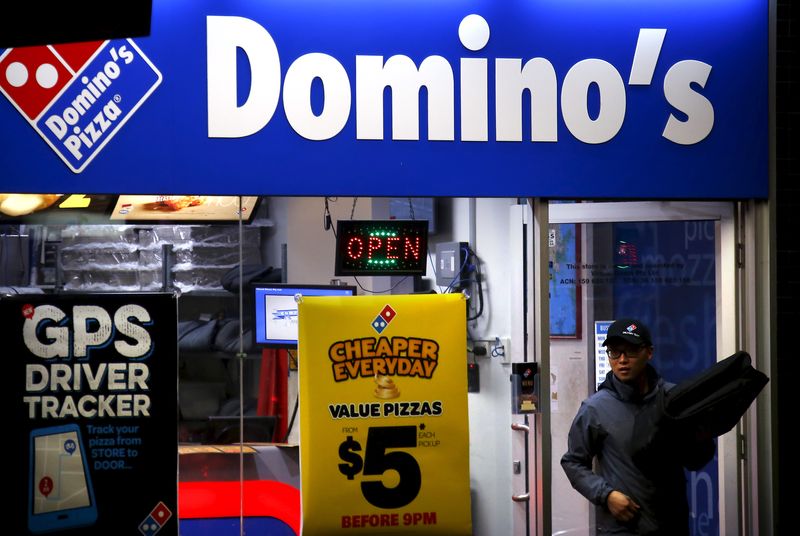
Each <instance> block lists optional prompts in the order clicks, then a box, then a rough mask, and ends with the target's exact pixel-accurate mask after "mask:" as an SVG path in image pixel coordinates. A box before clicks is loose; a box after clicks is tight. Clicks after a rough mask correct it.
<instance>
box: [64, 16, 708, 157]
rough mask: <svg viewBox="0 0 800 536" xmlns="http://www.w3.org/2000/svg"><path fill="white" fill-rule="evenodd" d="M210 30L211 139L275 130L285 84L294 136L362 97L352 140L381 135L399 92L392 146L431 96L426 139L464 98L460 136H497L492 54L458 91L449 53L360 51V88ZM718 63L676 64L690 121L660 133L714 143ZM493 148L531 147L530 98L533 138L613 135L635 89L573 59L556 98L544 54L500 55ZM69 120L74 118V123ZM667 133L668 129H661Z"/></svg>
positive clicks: (231, 22)
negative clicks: (711, 81) (317, 85)
mask: <svg viewBox="0 0 800 536" xmlns="http://www.w3.org/2000/svg"><path fill="white" fill-rule="evenodd" d="M206 24H207V36H208V38H207V39H208V40H207V69H208V136H209V137H210V138H240V137H246V136H250V135H252V134H255V133H257V132H258V131H260V130H261V129H263V128H264V127H266V126H267V125H268V124H269V122H270V120H271V119H272V116H273V115H274V113H275V110H276V109H277V106H278V103H279V100H280V96H281V84H282V86H283V91H282V94H283V110H284V112H285V114H286V118H287V120H288V122H289V124H290V126H291V127H292V129H293V130H294V131H295V132H296V133H297V134H298V135H300V136H302V137H303V138H306V139H309V140H327V139H331V138H333V137H335V136H337V135H339V134H340V133H341V132H342V130H343V129H344V127H345V125H346V123H347V120H348V118H349V116H350V111H351V107H352V104H353V100H354V99H355V108H356V109H355V137H356V139H358V140H382V139H384V110H383V94H384V91H385V89H386V88H387V87H389V88H391V102H392V110H391V117H392V134H391V139H393V140H419V139H420V133H419V126H420V123H419V92H420V89H421V88H422V87H423V86H424V87H425V89H426V91H427V113H428V121H427V124H428V132H427V139H428V140H441V141H453V140H454V139H455V104H454V102H455V95H456V93H455V92H456V91H458V92H459V93H458V95H459V98H460V102H461V106H460V110H459V113H460V116H459V119H460V125H461V132H460V141H473V142H486V141H489V114H488V111H489V106H490V105H491V104H492V103H490V102H489V97H488V95H489V91H488V87H489V83H490V81H489V74H488V72H489V71H488V66H489V61H490V59H489V58H481V57H467V58H459V62H458V65H459V69H460V72H459V77H458V80H459V84H458V87H456V75H455V74H454V71H453V66H452V65H451V63H450V62H449V61H448V60H447V59H446V58H444V57H442V56H438V55H431V56H428V57H426V58H424V59H423V60H422V61H421V62H420V64H419V66H417V65H416V64H415V63H414V61H413V60H412V59H411V58H410V57H408V56H405V55H399V54H398V55H394V56H391V57H389V58H384V56H371V55H356V56H355V91H354V88H353V84H352V82H351V80H350V78H349V76H348V73H347V72H346V70H345V68H344V67H343V66H342V64H341V63H340V62H339V60H337V59H336V58H334V57H332V56H330V55H328V54H325V53H323V52H310V53H308V54H305V55H303V56H300V57H299V58H297V59H296V60H294V62H292V64H291V65H289V67H288V69H286V74H285V77H284V78H283V80H281V58H280V54H279V51H278V45H277V44H276V43H275V40H274V39H273V38H272V36H271V35H270V33H269V32H268V31H267V29H266V28H264V27H263V26H261V25H260V24H258V23H257V22H255V21H253V20H250V19H247V18H243V17H223V16H209V17H207V19H206ZM489 34H490V28H489V25H488V23H487V22H486V20H485V19H483V17H481V16H480V15H474V14H473V15H468V16H467V17H465V18H464V19H463V20H462V22H461V25H460V26H459V29H458V36H459V40H460V42H461V44H462V45H464V47H465V48H467V49H468V50H470V51H472V52H479V51H480V50H482V49H483V48H484V47H485V46H486V44H487V43H488V40H489ZM665 36H666V30H665V29H658V28H657V29H651V28H643V29H641V30H640V32H639V36H638V40H637V43H636V48H635V50H634V55H633V59H632V66H631V71H630V77H629V79H628V82H627V85H629V86H650V85H651V83H652V78H653V74H654V72H655V68H656V64H657V62H658V58H659V55H660V52H661V48H662V45H663V43H664V39H665ZM237 49H241V50H243V51H244V52H245V54H246V55H247V57H248V59H249V63H250V70H251V83H250V88H249V90H247V91H244V92H243V93H244V94H248V95H249V97H248V99H247V101H245V102H244V103H243V104H242V105H241V106H240V105H238V103H237V94H239V93H240V92H239V91H238V88H237V77H236V51H237ZM711 68H712V67H711V65H708V64H706V63H703V62H701V61H698V60H683V61H679V62H677V63H675V64H674V65H672V66H671V67H670V68H669V69H668V71H667V74H666V76H665V77H664V81H663V95H664V99H665V100H666V102H667V103H669V105H671V106H672V107H673V108H674V109H676V110H677V111H679V112H680V113H681V114H683V115H684V116H685V117H682V118H678V117H676V116H675V115H674V114H669V115H668V117H666V118H665V123H664V128H663V131H662V132H661V133H660V134H661V135H662V136H663V137H665V138H666V139H668V140H670V141H672V142H673V143H676V144H679V145H692V144H696V143H699V142H700V141H702V140H703V139H705V138H706V137H707V136H708V135H709V134H710V133H711V130H712V128H713V126H714V107H713V105H712V103H711V102H710V101H709V100H708V99H707V98H706V97H705V96H703V95H702V94H701V93H699V92H697V91H696V90H695V89H694V87H693V85H696V86H698V87H700V88H704V87H705V84H706V82H707V80H708V77H709V75H710V73H711ZM494 71H495V80H494V87H495V102H494V103H493V105H494V112H495V113H494V120H495V129H494V130H495V134H494V135H495V141H501V142H522V141H523V122H524V118H523V117H522V100H523V95H524V94H525V92H526V91H527V92H530V99H531V106H530V108H531V112H530V115H531V117H530V119H529V122H530V134H529V135H528V136H526V138H527V139H529V140H530V141H532V142H556V141H558V113H559V111H560V112H561V116H562V119H563V121H564V124H565V126H566V128H567V130H568V131H569V132H570V134H572V136H574V137H575V138H576V139H578V140H580V141H581V142H583V143H587V144H600V143H605V142H608V141H610V140H612V139H613V138H614V137H615V136H616V135H617V133H618V132H619V131H620V129H621V128H622V126H623V123H624V121H625V114H626V101H627V97H626V83H625V81H624V80H623V77H622V76H621V75H620V72H619V70H618V69H617V68H616V67H615V66H614V65H612V64H610V63H608V62H607V61H604V60H602V59H597V58H588V59H584V60H581V61H578V62H577V63H575V64H574V65H573V66H572V67H571V68H570V69H569V70H568V72H567V74H566V75H565V76H564V79H563V81H562V85H561V94H560V99H559V90H558V79H557V76H556V71H555V68H554V67H553V64H552V63H551V62H550V61H549V60H547V59H546V58H541V57H535V58H531V59H529V60H527V61H524V62H523V60H522V59H521V58H495V59H494ZM315 79H319V80H320V81H321V82H322V85H323V88H324V104H323V107H322V111H321V112H320V113H319V114H316V113H315V112H314V111H313V110H312V108H311V105H310V94H311V86H312V83H313V81H314V80H315ZM592 87H595V88H596V89H597V91H598V92H599V95H600V105H599V110H598V111H597V112H596V114H595V115H596V117H592V113H591V112H590V110H589V109H588V107H587V96H588V93H589V90H590V88H592ZM65 121H66V118H65ZM654 134H655V135H658V134H659V133H657V132H656V133H654Z"/></svg>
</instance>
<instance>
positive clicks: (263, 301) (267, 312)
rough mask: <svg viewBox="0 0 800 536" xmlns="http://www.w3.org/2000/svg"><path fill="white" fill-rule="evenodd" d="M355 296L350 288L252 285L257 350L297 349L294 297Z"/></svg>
mask: <svg viewBox="0 0 800 536" xmlns="http://www.w3.org/2000/svg"><path fill="white" fill-rule="evenodd" d="M297 294H301V295H303V296H354V295H355V294H356V287H354V286H350V285H294V284H288V283H254V284H253V285H252V296H253V306H254V314H253V319H254V322H255V326H254V329H253V334H254V336H255V340H254V342H255V344H256V345H257V346H262V347H267V348H296V347H297V302H296V301H295V295H297Z"/></svg>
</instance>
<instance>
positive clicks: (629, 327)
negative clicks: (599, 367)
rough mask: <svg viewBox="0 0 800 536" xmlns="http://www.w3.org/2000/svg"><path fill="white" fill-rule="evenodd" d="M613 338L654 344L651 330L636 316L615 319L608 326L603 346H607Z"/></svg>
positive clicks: (637, 343)
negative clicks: (635, 317)
mask: <svg viewBox="0 0 800 536" xmlns="http://www.w3.org/2000/svg"><path fill="white" fill-rule="evenodd" d="M612 339H621V340H623V341H625V342H628V343H631V344H636V345H641V344H643V345H645V346H653V339H652V338H651V337H650V330H649V329H648V328H647V326H645V325H644V323H643V322H641V321H639V320H636V319H634V318H621V319H619V320H615V321H614V322H613V323H612V324H611V325H610V326H608V332H607V333H606V340H605V341H603V346H606V345H607V344H608V343H609V341H611V340H612Z"/></svg>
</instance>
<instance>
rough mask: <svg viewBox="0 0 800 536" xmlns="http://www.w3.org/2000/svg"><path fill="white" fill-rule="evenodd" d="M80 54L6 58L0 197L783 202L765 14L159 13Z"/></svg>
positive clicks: (357, 6) (742, 4)
mask: <svg viewBox="0 0 800 536" xmlns="http://www.w3.org/2000/svg"><path fill="white" fill-rule="evenodd" d="M76 48H77V50H75V49H76ZM84 48H86V49H89V50H90V51H92V50H95V49H96V50H95V51H93V52H91V53H87V52H86V50H82V49H81V47H75V46H69V45H62V46H55V47H45V46H42V47H28V48H27V49H22V48H18V49H7V50H5V51H2V52H0V92H2V93H3V94H4V96H5V98H0V124H2V125H3V127H2V129H1V130H0V181H1V182H0V191H8V192H42V193H50V192H56V191H57V192H60V193H119V192H120V191H123V190H124V191H125V192H126V193H142V194H170V193H205V194H234V195H236V194H241V195H250V194H261V195H321V194H331V195H332V194H357V195H373V196H382V195H385V196H404V195H412V194H413V195H429V196H440V195H441V196H445V195H452V196H454V195H458V196H544V197H566V198H572V197H583V198H587V197H596V198H627V199H633V198H695V199H709V198H763V197H766V196H767V195H768V138H769V136H768V5H767V3H766V2H763V1H760V0H734V1H732V2H724V3H721V2H718V1H716V0H711V1H702V2H686V1H678V2H661V1H656V0H645V1H642V2H637V3H636V5H635V6H633V5H631V4H627V3H619V2H607V1H605V2H579V1H576V0H568V1H559V2H553V1H550V0H545V1H530V0H525V1H522V0H506V1H504V2H490V1H488V0H481V1H470V2H466V1H455V2H439V3H431V2H418V1H408V2H363V1H352V2H337V3H330V2H321V1H319V0H313V1H312V0H304V1H295V2H257V1H247V2H236V3H230V2H221V1H213V0H196V1H192V2H177V3H176V2H171V1H167V0H155V1H154V2H153V11H152V26H151V34H150V36H148V37H141V38H135V39H131V40H121V41H118V42H108V43H95V44H93V45H87V46H86V47H84ZM123 49H124V51H125V52H127V53H128V54H131V56H128V57H124V56H123V55H122V52H123ZM97 51H99V52H97ZM113 53H116V54H117V55H116V56H112V54H113ZM126 58H129V59H130V62H128V63H126ZM109 62H110V63H109ZM105 68H109V69H110V70H109V72H107V73H106V72H104V69H105ZM133 112H135V113H133ZM54 116H56V118H55V119H54V118H53V117H54ZM25 123H28V124H27V125H26V124H25ZM67 140H69V142H67Z"/></svg>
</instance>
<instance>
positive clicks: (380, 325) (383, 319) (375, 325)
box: [371, 304, 397, 335]
mask: <svg viewBox="0 0 800 536" xmlns="http://www.w3.org/2000/svg"><path fill="white" fill-rule="evenodd" d="M395 316H397V313H396V312H395V310H394V309H392V306H391V305H389V304H387V305H386V306H385V307H384V308H383V309H381V312H380V313H378V316H376V317H375V320H373V321H372V324H371V325H372V329H374V330H375V331H376V332H377V333H378V334H379V335H380V334H381V333H383V330H384V329H386V326H388V325H389V322H391V321H392V320H394V317H395Z"/></svg>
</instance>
